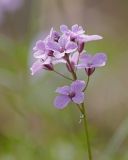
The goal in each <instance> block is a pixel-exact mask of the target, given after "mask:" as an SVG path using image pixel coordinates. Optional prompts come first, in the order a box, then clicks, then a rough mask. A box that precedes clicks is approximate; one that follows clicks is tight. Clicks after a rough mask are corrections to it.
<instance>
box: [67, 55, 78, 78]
mask: <svg viewBox="0 0 128 160" xmlns="http://www.w3.org/2000/svg"><path fill="white" fill-rule="evenodd" d="M66 60H67V63H68V65H69V67H70V69H71V73H72V77H73V79H74V80H77V75H76V73H75V71H74V69H73V68H72V65H71V63H70V60H69V57H67V58H66Z"/></svg>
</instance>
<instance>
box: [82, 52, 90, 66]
mask: <svg viewBox="0 0 128 160" xmlns="http://www.w3.org/2000/svg"><path fill="white" fill-rule="evenodd" d="M91 59H92V55H91V54H88V53H85V54H82V55H81V56H80V62H82V63H84V64H87V63H88V62H89V61H91Z"/></svg>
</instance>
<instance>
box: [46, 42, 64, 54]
mask: <svg viewBox="0 0 128 160" xmlns="http://www.w3.org/2000/svg"><path fill="white" fill-rule="evenodd" d="M47 47H48V49H49V50H52V51H54V52H60V50H61V47H60V45H59V44H58V43H57V42H52V41H48V42H47Z"/></svg>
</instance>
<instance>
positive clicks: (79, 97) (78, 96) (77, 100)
mask: <svg viewBox="0 0 128 160" xmlns="http://www.w3.org/2000/svg"><path fill="white" fill-rule="evenodd" d="M72 100H73V102H75V103H77V104H81V103H83V102H84V93H83V92H79V93H76V95H75V97H73V98H72Z"/></svg>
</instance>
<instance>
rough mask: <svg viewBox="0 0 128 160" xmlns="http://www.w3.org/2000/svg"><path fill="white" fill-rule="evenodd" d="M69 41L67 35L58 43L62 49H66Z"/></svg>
mask: <svg viewBox="0 0 128 160" xmlns="http://www.w3.org/2000/svg"><path fill="white" fill-rule="evenodd" d="M68 41H69V36H66V35H65V34H64V35H62V36H61V37H60V39H59V41H58V43H59V45H60V46H61V47H62V48H65V46H66V44H67V42H68Z"/></svg>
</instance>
